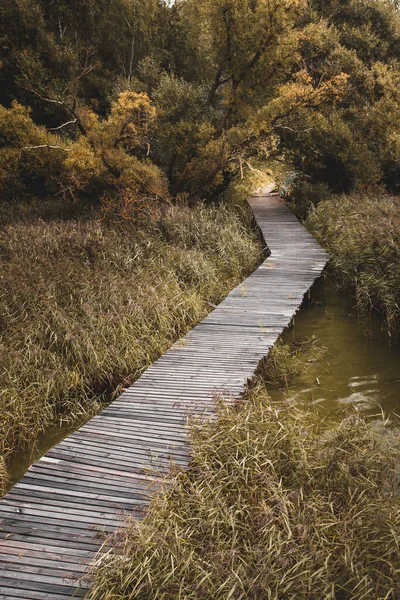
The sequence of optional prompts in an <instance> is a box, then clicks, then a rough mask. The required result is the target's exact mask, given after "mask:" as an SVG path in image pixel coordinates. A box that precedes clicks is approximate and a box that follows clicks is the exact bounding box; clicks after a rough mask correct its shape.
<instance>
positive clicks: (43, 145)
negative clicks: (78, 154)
mask: <svg viewBox="0 0 400 600" xmlns="http://www.w3.org/2000/svg"><path fill="white" fill-rule="evenodd" d="M37 148H51V149H52V150H62V151H63V152H71V150H70V149H69V148H63V147H62V146H52V145H51V144H38V145H37V146H24V147H23V148H22V150H36V149H37Z"/></svg>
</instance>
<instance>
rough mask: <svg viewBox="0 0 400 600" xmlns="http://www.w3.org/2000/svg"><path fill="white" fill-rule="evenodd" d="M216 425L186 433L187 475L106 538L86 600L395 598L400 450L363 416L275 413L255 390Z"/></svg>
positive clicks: (399, 567) (399, 581) (399, 578)
mask: <svg viewBox="0 0 400 600" xmlns="http://www.w3.org/2000/svg"><path fill="white" fill-rule="evenodd" d="M218 417H219V419H218V421H213V422H212V423H206V424H201V423H197V424H196V423H195V424H193V428H192V434H193V460H192V464H191V468H190V470H189V471H188V472H185V473H181V474H179V475H178V476H177V477H176V479H175V480H174V481H173V485H172V486H171V487H170V488H168V489H167V490H166V491H165V492H164V493H163V494H162V495H159V496H156V497H154V499H153V501H152V503H151V505H150V508H149V511H148V513H147V515H146V516H145V518H144V520H143V521H142V522H141V523H138V522H137V521H135V520H128V522H127V525H126V529H125V530H123V532H118V534H117V535H115V537H114V539H113V538H111V540H110V542H111V543H112V544H113V547H112V548H111V550H107V551H106V550H105V554H103V555H100V557H98V558H99V560H98V561H97V567H96V569H95V572H94V584H93V587H92V589H91V591H90V592H89V595H88V598H90V600H100V599H101V600H111V599H112V600H134V599H138V600H140V599H143V600H179V599H182V600H183V599H185V600H195V599H196V600H198V599H200V598H205V599H211V598H212V599H213V600H228V599H235V600H239V599H243V600H244V599H246V600H251V599H253V600H285V599H287V600H289V599H293V598H296V599H298V600H303V599H304V600H306V599H307V600H311V599H315V598H321V599H322V598H324V599H332V600H333V599H336V600H339V599H340V600H350V599H351V600H361V599H370V600H372V599H373V600H383V599H384V598H385V599H388V598H393V599H394V598H397V597H398V593H399V591H400V575H399V573H400V553H399V533H400V510H399V509H400V501H399V497H398V495H397V496H396V494H395V492H394V490H395V485H394V481H395V478H394V469H395V465H396V462H398V460H399V449H398V447H396V445H395V444H386V445H385V444H384V442H383V437H382V435H381V432H380V433H378V432H377V431H376V429H375V428H374V427H373V426H372V425H371V424H369V423H368V422H367V421H365V420H363V419H362V418H361V417H360V416H359V415H354V416H351V417H347V418H345V419H344V420H342V421H338V422H335V423H327V422H323V421H322V420H321V418H320V415H318V414H316V413H311V412H309V411H308V410H305V409H303V410H302V409H299V408H296V407H295V406H294V405H292V404H286V405H283V406H281V407H280V408H276V407H273V406H271V403H270V399H269V398H268V395H267V393H266V392H265V389H264V386H263V385H262V384H260V385H256V386H255V387H254V388H253V389H252V390H251V391H250V392H249V393H248V394H247V395H246V397H245V398H244V400H243V401H242V402H241V403H240V404H239V405H237V406H236V407H227V406H225V405H224V404H223V403H221V405H220V406H219V407H218ZM396 594H397V595H396Z"/></svg>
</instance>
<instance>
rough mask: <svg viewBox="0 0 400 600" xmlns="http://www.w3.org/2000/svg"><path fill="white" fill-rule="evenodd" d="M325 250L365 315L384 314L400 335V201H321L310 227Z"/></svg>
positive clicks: (352, 198)
mask: <svg viewBox="0 0 400 600" xmlns="http://www.w3.org/2000/svg"><path fill="white" fill-rule="evenodd" d="M306 225H307V227H308V228H309V229H310V231H311V233H312V234H313V235H315V237H316V238H317V239H318V240H319V241H320V242H321V244H322V245H323V246H324V247H325V248H326V250H327V251H328V252H329V254H330V257H331V265H332V267H333V269H334V271H335V274H336V276H337V277H338V279H339V280H340V281H341V282H342V283H343V284H344V285H345V286H350V287H351V288H352V289H353V290H355V294H356V298H357V306H358V308H359V310H360V312H361V314H363V315H364V316H368V315H369V314H370V312H371V310H373V309H378V310H380V311H381V312H382V314H383V316H384V319H385V326H386V329H387V331H388V333H389V334H390V335H391V336H392V337H395V336H398V334H399V332H400V199H399V198H398V197H389V196H386V197H385V196H384V197H381V196H373V195H370V196H368V195H367V196H361V195H360V196H358V195H354V196H340V197H336V198H334V199H332V200H327V201H325V202H321V203H320V204H319V205H318V208H317V210H316V211H315V212H314V213H312V214H311V215H310V216H309V218H308V219H307V222H306Z"/></svg>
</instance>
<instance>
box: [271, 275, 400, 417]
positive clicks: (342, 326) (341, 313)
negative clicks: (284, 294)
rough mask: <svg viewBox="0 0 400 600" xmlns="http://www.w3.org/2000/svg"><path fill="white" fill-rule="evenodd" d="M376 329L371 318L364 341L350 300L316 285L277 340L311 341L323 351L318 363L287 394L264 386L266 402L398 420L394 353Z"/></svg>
mask: <svg viewBox="0 0 400 600" xmlns="http://www.w3.org/2000/svg"><path fill="white" fill-rule="evenodd" d="M381 326H382V322H381V319H380V318H379V316H378V315H374V317H373V319H372V321H371V323H370V334H369V335H368V336H366V330H365V326H364V325H362V324H360V323H359V321H358V319H357V314H356V311H355V310H354V302H353V301H352V300H351V298H349V297H348V296H347V295H345V294H344V293H343V292H339V291H337V290H336V289H335V287H334V285H333V284H331V283H329V282H328V281H324V280H321V281H319V282H318V283H317V284H315V286H314V287H313V289H312V292H311V300H310V301H306V302H305V303H304V305H303V307H302V308H301V310H300V312H299V313H298V315H297V316H296V319H295V326H294V328H292V329H289V330H287V331H286V332H285V333H284V335H283V340H284V341H285V342H303V341H304V340H306V339H307V338H310V337H311V336H312V335H314V336H316V337H317V338H318V345H322V346H325V347H326V352H325V354H324V357H323V359H322V360H320V361H317V362H316V363H315V364H313V365H312V366H311V367H310V368H309V369H308V370H307V375H306V376H303V377H299V378H297V379H296V381H295V382H294V384H293V385H292V386H290V388H289V390H288V391H287V392H283V391H282V390H278V389H277V388H275V387H273V386H269V387H268V390H269V393H270V394H271V396H272V398H273V399H275V400H279V399H282V395H284V396H288V395H289V396H290V397H291V398H294V399H297V398H298V399H305V400H307V401H309V402H311V403H318V404H320V405H322V406H323V407H324V408H326V409H327V410H335V409H336V410H337V408H338V404H339V405H346V404H347V405H349V404H352V405H354V406H356V407H358V408H360V409H365V410H374V411H376V407H377V406H380V407H382V409H383V410H384V411H385V413H386V414H394V413H397V414H399V413H400V348H399V347H398V346H397V347H393V346H392V347H391V346H390V344H389V342H388V339H387V337H386V335H385V333H384V332H383V331H382V329H381Z"/></svg>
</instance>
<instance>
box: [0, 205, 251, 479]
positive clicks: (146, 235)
mask: <svg viewBox="0 0 400 600" xmlns="http://www.w3.org/2000/svg"><path fill="white" fill-rule="evenodd" d="M46 210H47V209H46ZM19 214H20V215H21V214H22V215H23V218H20V219H18V218H17V215H14V218H13V220H12V221H10V220H9V219H4V220H3V227H2V229H1V232H0V424H1V425H0V427H1V431H0V439H1V447H0V450H1V452H0V454H2V455H3V456H6V457H7V455H8V454H9V453H10V452H11V451H12V450H13V449H15V448H16V447H18V446H20V445H21V444H23V443H29V444H33V443H34V442H35V439H36V437H37V435H38V433H39V432H41V431H43V430H44V429H46V428H47V427H48V426H49V425H50V424H52V423H54V422H55V421H57V420H61V419H64V420H66V419H69V420H71V421H72V422H73V421H75V420H77V419H78V418H81V417H82V415H90V414H93V413H94V412H96V411H97V410H98V409H99V407H100V402H101V401H103V400H109V399H110V397H112V396H113V395H115V393H117V392H118V390H119V389H120V387H121V386H123V385H127V384H129V383H131V382H132V381H133V380H134V379H135V378H137V377H138V376H139V375H140V374H141V373H142V372H143V370H144V369H145V368H146V367H147V366H149V365H150V364H151V363H152V362H153V361H154V360H155V359H156V358H157V357H158V356H159V355H160V354H162V353H163V352H164V351H165V350H166V349H167V348H168V346H169V345H170V344H171V343H172V342H173V341H175V340H176V339H177V338H179V337H180V336H181V335H182V334H183V333H185V332H186V331H187V330H188V329H189V328H191V327H192V326H193V325H194V324H195V323H196V322H197V321H199V320H200V319H201V318H203V317H204V316H205V315H206V314H207V313H208V312H209V311H210V310H211V307H210V303H218V302H219V301H220V300H221V299H222V298H223V297H224V296H225V295H226V294H227V292H228V291H229V290H230V289H231V288H232V287H234V286H235V285H236V284H238V283H239V282H240V281H241V279H242V278H243V277H244V276H245V275H246V274H247V273H249V272H250V271H251V270H252V269H253V268H255V266H256V265H257V263H258V261H259V260H260V259H261V250H260V245H259V243H258V240H257V235H256V234H255V233H254V232H253V231H252V230H251V228H250V226H249V222H250V218H249V215H247V217H246V219H248V221H247V222H246V219H245V218H243V217H239V216H238V214H237V213H235V212H233V211H232V210H231V209H229V208H227V207H224V206H222V205H219V206H214V207H206V206H205V205H203V204H201V203H200V204H198V205H197V206H196V207H194V208H189V207H188V206H185V205H180V206H176V207H170V208H168V209H167V210H166V211H165V212H164V213H163V214H160V215H159V217H158V218H157V219H155V220H147V221H146V220H145V219H142V220H139V221H138V222H136V223H131V222H111V221H104V220H100V219H99V220H95V219H93V217H92V218H91V219H89V218H87V217H85V218H81V219H74V220H57V219H54V218H53V217H52V218H50V219H49V220H47V221H45V220H41V219H38V218H36V219H34V220H33V219H32V218H29V211H23V210H22V211H19ZM0 480H3V481H4V473H3V477H2V473H1V472H0Z"/></svg>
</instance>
